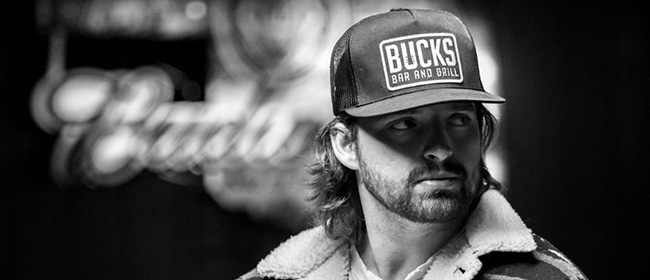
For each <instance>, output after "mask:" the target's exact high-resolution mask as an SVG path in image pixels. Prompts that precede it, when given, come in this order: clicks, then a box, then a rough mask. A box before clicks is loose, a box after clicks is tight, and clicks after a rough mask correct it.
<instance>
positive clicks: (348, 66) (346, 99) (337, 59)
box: [330, 26, 358, 115]
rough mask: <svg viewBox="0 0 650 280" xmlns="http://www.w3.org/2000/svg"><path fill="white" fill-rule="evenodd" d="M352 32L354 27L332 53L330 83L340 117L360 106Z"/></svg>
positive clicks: (333, 100) (333, 99) (335, 108)
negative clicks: (355, 76) (353, 57)
mask: <svg viewBox="0 0 650 280" xmlns="http://www.w3.org/2000/svg"><path fill="white" fill-rule="evenodd" d="M352 31H354V26H353V27H352V28H350V29H348V30H347V31H346V32H345V33H344V34H343V35H342V36H341V38H340V39H339V41H337V42H336V45H335V46H334V50H333V51H332V61H331V64H330V81H331V94H332V105H333V107H334V108H333V110H334V115H338V114H340V113H341V112H343V110H345V109H347V108H350V107H354V106H356V105H357V104H358V100H357V98H356V96H357V93H356V90H357V86H356V82H355V78H354V72H353V71H352V61H351V60H350V48H349V43H350V35H351V34H352Z"/></svg>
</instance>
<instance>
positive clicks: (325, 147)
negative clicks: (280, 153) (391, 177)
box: [309, 102, 504, 242]
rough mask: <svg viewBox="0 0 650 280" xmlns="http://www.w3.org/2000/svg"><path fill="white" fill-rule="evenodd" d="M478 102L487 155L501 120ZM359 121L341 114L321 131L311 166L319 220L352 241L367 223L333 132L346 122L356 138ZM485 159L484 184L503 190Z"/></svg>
mask: <svg viewBox="0 0 650 280" xmlns="http://www.w3.org/2000/svg"><path fill="white" fill-rule="evenodd" d="M475 104H476V116H477V118H478V119H479V129H480V130H481V147H482V149H483V151H482V152H483V155H485V153H486V152H487V149H488V148H489V146H490V144H491V143H492V141H493V140H494V137H495V136H496V125H497V120H496V118H495V117H494V115H492V113H490V111H488V110H487V108H485V106H483V104H482V103H478V102H477V103H475ZM355 121H356V119H355V118H353V117H350V116H347V115H342V116H338V117H336V118H335V119H333V120H332V121H331V122H329V123H328V124H326V125H324V126H323V127H322V128H321V129H320V130H319V131H318V133H317V135H316V137H315V139H314V145H315V152H316V162H315V163H314V164H312V165H311V166H310V169H309V173H310V174H311V175H312V176H313V177H312V181H311V182H310V185H311V187H312V191H313V195H312V197H311V200H312V201H313V202H314V208H315V209H314V210H315V212H314V213H315V218H316V223H317V224H319V225H323V226H324V227H325V231H326V233H327V235H328V237H330V238H332V239H339V238H346V239H348V240H349V241H351V242H357V241H359V239H360V238H361V236H362V234H363V231H364V227H365V223H364V216H363V211H362V210H361V201H360V199H359V190H358V188H357V177H356V173H355V172H354V170H351V169H349V168H347V167H346V166H345V165H343V164H341V162H339V161H338V159H337V158H336V156H335V155H334V151H333V150H332V142H331V138H330V135H331V133H332V132H333V129H334V126H335V125H336V124H337V123H342V124H344V125H345V126H346V127H348V129H349V132H350V133H349V134H348V135H346V136H347V137H349V139H348V140H349V141H356V137H357V126H356V125H355ZM482 162H483V164H482V165H483V166H482V170H481V176H482V179H483V182H484V184H487V185H488V186H489V187H490V188H492V189H496V190H499V191H502V192H503V191H504V189H503V186H502V185H501V183H500V182H499V181H497V180H496V179H495V178H493V177H492V175H491V174H490V172H489V170H488V168H487V166H486V165H485V160H482Z"/></svg>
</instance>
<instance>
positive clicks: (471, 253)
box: [239, 190, 587, 280]
mask: <svg viewBox="0 0 650 280" xmlns="http://www.w3.org/2000/svg"><path fill="white" fill-rule="evenodd" d="M350 248H351V244H350V243H349V242H347V241H346V240H343V239H339V240H333V239H331V238H329V237H327V235H326V234H325V230H324V228H323V227H315V228H311V229H308V230H305V231H303V232H301V233H299V234H298V235H296V236H293V237H291V238H289V240H287V241H285V242H284V243H282V244H280V246H278V247H277V248H276V249H274V250H273V251H272V252H271V253H270V254H269V255H268V256H267V257H265V258H264V259H263V260H261V261H260V262H259V264H258V265H257V267H256V268H255V269H253V270H251V271H250V272H248V273H247V274H245V275H243V276H241V277H240V278H239V279H242V280H248V279H332V280H342V279H348V278H349V271H350ZM440 250H441V251H440V254H439V256H438V257H437V258H436V259H435V261H434V262H433V264H432V265H431V267H430V268H429V270H428V271H427V273H426V274H425V276H424V278H423V279H424V280H433V279H438V280H439V279H458V280H461V279H495V280H496V279H500V280H521V279H531V280H533V279H587V277H586V276H585V275H584V274H583V273H582V271H581V270H580V269H579V268H578V267H577V266H576V265H574V264H573V262H571V261H570V260H569V259H568V258H567V257H566V256H565V255H564V254H563V253H561V252H560V251H559V250H558V249H557V248H555V247H554V246H553V245H552V244H551V243H549V242H548V241H546V240H544V239H543V238H541V237H539V236H537V235H535V234H534V233H533V232H532V231H531V230H530V229H529V228H528V227H526V225H525V224H524V222H523V221H522V220H521V218H520V217H519V215H518V214H517V213H516V212H515V211H514V209H512V207H511V206H510V204H509V203H508V202H507V201H506V199H505V198H504V197H503V196H502V195H501V193H499V192H498V191H496V190H488V191H487V192H485V193H484V194H483V195H482V196H481V200H480V202H479V204H478V206H477V207H476V209H475V210H474V211H473V212H472V214H471V215H470V217H469V219H468V221H467V224H466V225H465V228H464V234H459V235H457V236H456V237H455V238H454V239H452V240H450V241H449V242H448V243H447V244H446V245H445V246H444V247H443V248H441V249H440Z"/></svg>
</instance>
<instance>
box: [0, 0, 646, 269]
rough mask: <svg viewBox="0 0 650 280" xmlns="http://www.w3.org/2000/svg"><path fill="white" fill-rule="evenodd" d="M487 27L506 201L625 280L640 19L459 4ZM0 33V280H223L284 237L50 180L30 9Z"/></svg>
mask: <svg viewBox="0 0 650 280" xmlns="http://www.w3.org/2000/svg"><path fill="white" fill-rule="evenodd" d="M459 3H460V5H461V6H462V7H463V8H464V9H480V10H482V11H484V13H485V14H486V15H487V16H488V18H489V19H490V20H492V22H493V23H494V31H495V32H496V36H497V38H495V40H494V41H495V42H496V44H497V50H498V54H499V56H500V58H501V61H500V65H501V66H502V75H503V76H502V89H503V90H502V91H503V95H504V96H505V97H506V98H507V99H508V101H507V103H506V105H505V107H504V108H505V111H504V115H503V117H502V130H501V134H500V137H502V140H503V143H504V144H503V149H504V150H505V152H506V158H507V162H508V172H509V180H508V187H509V193H508V195H509V198H510V200H511V201H512V203H513V205H514V207H515V208H516V209H517V210H518V212H519V213H520V215H521V216H522V218H523V219H524V221H525V222H526V223H527V224H528V225H529V226H530V227H531V228H533V230H534V231H536V232H537V233H538V234H540V235H542V236H543V237H545V238H546V239H548V240H549V241H551V242H552V243H553V244H554V245H556V246H557V247H558V248H560V249H561V250H562V251H563V252H564V253H566V254H567V255H568V256H569V257H570V258H571V259H572V260H573V261H574V262H575V263H577V264H578V266H580V267H581V268H582V269H583V271H584V272H585V273H586V274H587V275H588V276H589V277H590V278H591V279H629V278H633V277H634V278H638V276H640V275H641V272H642V271H643V268H644V267H643V264H644V263H645V261H644V255H645V253H646V252H647V251H648V249H649V248H648V245H647V244H648V242H647V240H646V239H645V238H647V237H646V234H645V232H644V231H642V230H641V229H643V228H645V222H646V221H647V208H646V207H645V204H646V203H647V201H648V196H647V193H648V192H647V191H646V188H647V187H648V186H649V184H648V181H649V180H648V176H647V174H648V173H646V172H647V167H648V165H647V164H646V163H647V162H648V160H649V158H648V155H649V153H648V143H649V141H648V140H649V131H648V125H647V124H648V107H649V106H648V105H650V104H648V103H649V102H648V98H647V97H646V94H647V92H648V91H647V89H646V83H647V82H648V80H650V78H649V77H650V75H649V74H650V73H648V72H649V71H648V66H649V63H648V54H647V50H648V44H647V39H648V31H647V27H646V26H647V21H648V20H647V17H646V15H645V14H643V13H642V12H641V11H642V10H643V9H642V6H641V5H638V6H631V5H628V4H625V3H624V2H623V1H600V2H598V1H596V2H592V1H579V2H575V1H574V2H569V1H557V2H529V1H515V0H503V1H501V0H500V1H496V0H495V1H469V0H465V1H460V2H459ZM3 5H5V7H4V8H2V9H0V10H1V12H0V13H1V15H0V19H1V26H0V28H1V29H0V35H1V36H0V96H1V97H2V100H1V101H0V113H1V115H0V124H1V126H0V127H1V131H0V145H1V149H0V159H1V160H0V168H1V169H0V238H1V243H0V278H2V279H154V278H155V279H232V278H234V277H236V276H238V275H239V274H241V273H244V272H245V271H247V270H248V269H250V268H252V267H253V266H254V264H255V263H256V262H257V261H258V260H259V258H261V257H263V256H264V255H265V254H266V253H268V251H269V250H271V249H272V248H273V247H275V246H276V245H277V244H278V243H279V242H281V241H282V240H284V239H285V238H286V237H287V236H289V234H291V232H287V231H283V230H280V229H278V228H275V227H273V226H270V225H265V224H259V223H254V222H252V221H250V220H249V219H248V218H247V217H246V216H245V215H243V214H233V213H229V212H227V211H225V210H223V209H221V208H220V207H219V206H218V205H217V204H216V203H214V201H212V200H211V199H210V198H209V197H208V196H207V195H206V194H205V193H203V192H201V191H197V190H196V189H189V188H186V187H183V186H177V185H173V184H171V183H168V182H166V181H163V180H161V179H159V178H158V177H157V176H155V175H153V174H149V173H142V174H141V175H140V176H138V177H136V178H135V179H134V180H133V181H132V182H130V183H129V184H128V185H126V186H123V187H120V188H116V189H106V190H76V191H67V192H64V191H61V190H59V189H57V188H56V187H55V186H53V184H52V183H51V182H50V180H49V179H48V175H47V174H48V173H47V172H48V171H47V170H48V159H49V154H50V152H51V150H52V145H53V142H54V137H53V136H51V135H48V134H46V133H44V132H42V131H41V130H40V129H39V128H38V127H36V126H35V125H34V124H33V122H32V119H31V117H30V115H29V111H28V108H29V95H30V93H31V89H32V87H33V85H34V84H35V82H36V81H37V80H38V79H39V78H40V77H41V76H42V75H43V73H44V70H45V68H44V67H45V65H44V62H45V60H46V51H47V44H46V43H47V41H46V38H44V37H43V36H41V35H39V34H38V33H37V32H35V28H34V25H35V23H34V19H33V9H34V7H33V4H30V3H24V4H20V5H17V4H13V5H10V6H7V5H8V4H3Z"/></svg>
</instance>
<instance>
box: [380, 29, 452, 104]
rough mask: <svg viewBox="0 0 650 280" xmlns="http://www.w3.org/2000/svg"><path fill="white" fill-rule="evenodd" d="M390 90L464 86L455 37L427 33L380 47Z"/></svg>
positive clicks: (401, 38)
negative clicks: (440, 85) (453, 85)
mask: <svg viewBox="0 0 650 280" xmlns="http://www.w3.org/2000/svg"><path fill="white" fill-rule="evenodd" d="M379 48H380V50H381V58H382V64H383V68H384V69H383V70H384V77H385V78H386V87H387V88H388V89H389V90H391V91H394V90H398V89H404V88H409V87H414V86H420V85H427V84H438V83H462V82H463V71H462V68H461V64H460V54H459V52H458V45H457V44H456V36H454V34H452V33H426V34H417V35H409V36H403V37H398V38H392V39H388V40H384V41H382V42H381V43H380V44H379Z"/></svg>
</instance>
